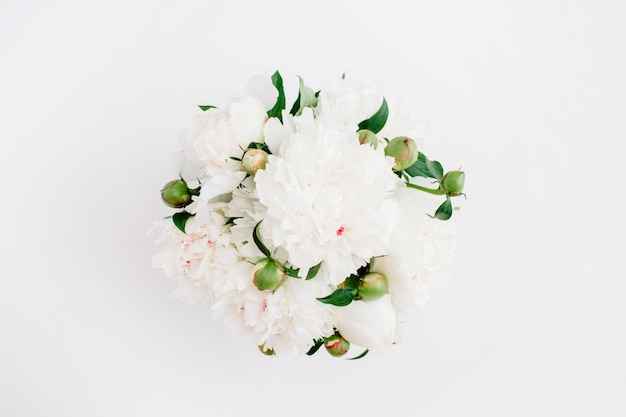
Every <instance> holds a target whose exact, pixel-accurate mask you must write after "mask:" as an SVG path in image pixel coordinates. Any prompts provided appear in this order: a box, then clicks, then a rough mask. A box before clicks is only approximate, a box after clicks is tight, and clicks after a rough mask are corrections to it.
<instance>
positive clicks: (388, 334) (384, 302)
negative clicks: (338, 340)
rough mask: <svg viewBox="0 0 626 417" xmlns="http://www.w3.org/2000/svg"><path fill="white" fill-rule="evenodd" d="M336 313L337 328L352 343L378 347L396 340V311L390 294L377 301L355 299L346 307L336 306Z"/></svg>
mask: <svg viewBox="0 0 626 417" xmlns="http://www.w3.org/2000/svg"><path fill="white" fill-rule="evenodd" d="M336 314H337V323H336V327H337V330H338V331H339V333H340V334H341V335H342V336H343V337H344V338H345V339H346V340H348V341H349V342H350V343H354V344H355V345H359V346H362V347H366V348H377V347H382V346H386V345H391V344H392V343H395V342H396V326H397V317H396V311H395V310H394V308H393V305H392V304H391V297H389V296H388V295H385V296H384V297H382V298H379V299H378V300H375V301H353V302H352V303H350V304H349V305H347V306H345V307H336Z"/></svg>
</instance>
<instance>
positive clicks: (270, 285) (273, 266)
mask: <svg viewBox="0 0 626 417" xmlns="http://www.w3.org/2000/svg"><path fill="white" fill-rule="evenodd" d="M252 271H253V272H252V273H253V278H252V282H253V283H254V285H255V286H256V287H257V288H258V289H260V290H261V291H265V290H269V291H274V290H275V289H276V288H278V287H280V286H281V285H283V283H284V282H285V277H287V274H286V273H285V271H284V270H283V268H282V266H281V265H280V264H279V263H278V262H276V261H274V260H272V259H269V258H265V259H261V260H260V261H259V262H257V263H256V265H254V268H253V269H252Z"/></svg>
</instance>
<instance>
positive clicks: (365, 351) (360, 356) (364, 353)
mask: <svg viewBox="0 0 626 417" xmlns="http://www.w3.org/2000/svg"><path fill="white" fill-rule="evenodd" d="M369 351H370V350H369V349H365V350H364V351H363V352H362V353H361V354H360V355H358V356H355V357H354V358H348V359H347V360H349V361H355V360H357V359H361V358H362V357H364V356H365V355H367V354H368V353H369Z"/></svg>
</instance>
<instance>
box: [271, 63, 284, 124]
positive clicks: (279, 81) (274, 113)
mask: <svg viewBox="0 0 626 417" xmlns="http://www.w3.org/2000/svg"><path fill="white" fill-rule="evenodd" d="M272 84H274V87H276V89H277V90H278V98H277V99H276V104H274V107H272V108H271V109H270V110H269V111H268V112H267V115H268V116H269V117H277V118H278V120H280V121H281V122H282V121H283V116H282V113H283V110H285V89H284V88H283V77H281V76H280V73H279V72H278V71H276V72H275V73H274V74H273V75H272Z"/></svg>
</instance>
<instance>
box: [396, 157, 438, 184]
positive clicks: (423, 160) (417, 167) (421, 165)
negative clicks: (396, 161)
mask: <svg viewBox="0 0 626 417" xmlns="http://www.w3.org/2000/svg"><path fill="white" fill-rule="evenodd" d="M428 162H430V161H429V160H428V158H427V157H426V155H424V154H423V153H421V152H418V154H417V161H415V163H414V164H413V165H411V166H410V167H408V168H407V169H405V170H404V172H406V173H407V174H409V175H410V176H412V177H425V178H437V177H435V175H434V174H433V173H432V172H430V168H429V167H428ZM437 163H438V162H437ZM438 164H439V163H438ZM439 165H441V164H439Z"/></svg>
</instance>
